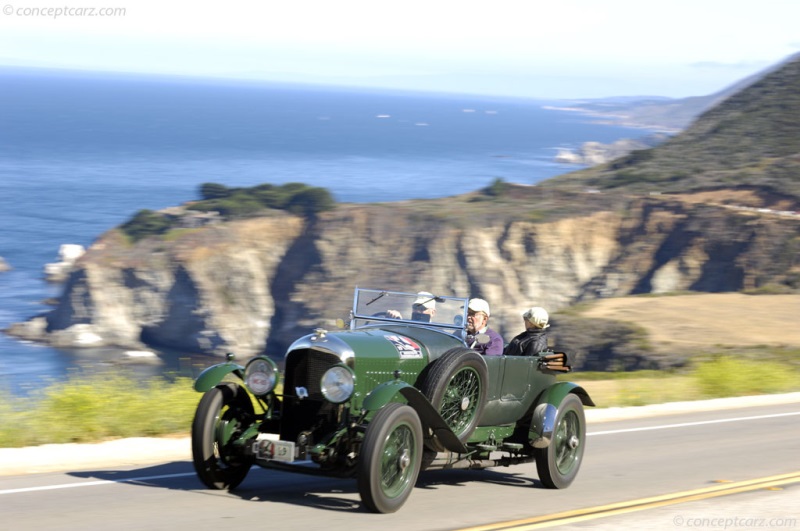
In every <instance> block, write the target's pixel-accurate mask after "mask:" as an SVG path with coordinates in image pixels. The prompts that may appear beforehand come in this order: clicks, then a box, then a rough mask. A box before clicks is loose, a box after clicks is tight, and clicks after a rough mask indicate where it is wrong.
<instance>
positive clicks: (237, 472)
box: [192, 289, 594, 513]
mask: <svg viewBox="0 0 800 531" xmlns="http://www.w3.org/2000/svg"><path fill="white" fill-rule="evenodd" d="M467 302H468V299H466V298H458V297H443V296H433V295H430V296H428V295H421V294H417V293H400V292H393V291H383V290H373V289H356V291H355V300H354V305H353V310H352V312H351V315H350V322H349V327H347V328H346V329H345V326H346V325H344V324H343V326H342V328H343V329H341V330H337V331H332V332H329V331H327V330H323V329H317V330H315V331H314V333H313V334H310V335H307V336H305V337H302V338H300V339H298V340H297V341H295V342H294V343H293V344H292V345H291V346H290V348H289V350H288V352H287V353H286V355H285V357H284V364H283V367H282V368H281V369H279V366H278V364H277V363H276V362H275V361H273V360H272V359H271V358H269V357H267V356H258V357H255V358H253V359H251V360H250V361H249V362H248V363H247V364H246V366H242V365H239V364H237V363H235V362H234V361H233V359H232V356H229V359H228V361H227V362H226V363H221V364H218V365H214V366H212V367H209V368H208V369H206V370H205V371H203V373H202V374H200V376H199V377H198V379H197V381H196V382H195V389H196V390H197V391H200V392H203V393H205V394H204V396H203V397H202V399H201V400H200V403H199V405H198V407H197V412H196V414H195V418H194V422H193V424H192V455H193V461H194V467H195V470H196V471H197V474H198V476H199V478H200V480H201V481H202V482H203V483H204V484H206V485H207V486H208V487H210V488H214V489H233V488H235V487H236V486H237V485H239V484H240V483H241V482H242V481H243V480H244V478H245V476H247V473H248V471H249V470H250V468H251V467H252V465H253V464H257V465H260V466H262V467H265V468H274V469H280V470H283V471H293V472H300V473H315V474H324V475H329V476H337V477H355V478H356V480H357V482H358V490H359V493H360V495H361V499H362V501H363V503H364V505H365V507H366V508H367V509H369V510H370V511H374V512H380V513H390V512H394V511H396V510H397V509H399V508H400V507H401V506H402V505H403V503H404V502H405V501H406V499H407V498H408V496H409V494H410V493H411V491H412V489H413V487H414V484H415V483H416V481H417V477H418V475H419V473H420V471H421V470H426V469H447V468H475V469H477V468H486V467H492V466H508V465H514V464H518V463H526V462H530V461H535V462H536V468H537V471H538V475H539V480H540V481H541V483H542V484H543V485H544V486H545V487H549V488H565V487H567V486H569V485H570V483H572V481H573V480H574V479H575V476H576V475H577V473H578V469H579V468H580V465H581V460H582V457H583V451H584V443H585V440H586V423H585V418H584V412H583V406H584V405H588V406H593V405H594V403H593V402H592V400H591V398H590V397H589V395H588V394H587V393H586V391H584V390H583V389H582V388H581V387H579V386H578V385H576V384H573V383H569V382H557V381H556V377H555V375H556V374H558V373H559V372H566V371H569V365H568V364H567V358H566V355H565V354H564V353H559V352H553V351H546V352H542V353H540V354H539V355H537V356H519V357H512V356H481V355H480V354H478V353H477V352H475V351H474V350H471V349H469V348H468V347H467V343H466V331H465V327H464V326H465V325H464V324H465V323H466V318H467ZM425 308H435V313H434V312H428V313H427V314H422V313H417V312H416V310H419V309H425ZM431 313H433V315H432V316H431V315H430V314H431ZM281 384H282V385H281Z"/></svg>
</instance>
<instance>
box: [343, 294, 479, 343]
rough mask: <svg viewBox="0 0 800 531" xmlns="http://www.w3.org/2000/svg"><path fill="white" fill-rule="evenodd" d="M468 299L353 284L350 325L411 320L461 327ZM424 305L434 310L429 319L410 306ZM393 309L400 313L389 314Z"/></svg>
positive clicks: (454, 327)
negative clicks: (416, 313) (415, 313)
mask: <svg viewBox="0 0 800 531" xmlns="http://www.w3.org/2000/svg"><path fill="white" fill-rule="evenodd" d="M468 303H469V299H467V298H464V297H450V296H441V295H434V294H429V293H428V292H419V293H406V292H402V291H390V290H380V289H369V288H356V290H355V294H354V297H353V311H352V318H351V320H350V328H351V329H352V330H355V329H357V328H361V327H363V326H374V325H376V324H379V323H380V324H384V323H388V324H394V325H396V324H410V325H417V326H428V327H434V328H440V329H445V330H448V331H451V332H452V331H456V330H464V329H465V327H466V323H467V305H468ZM414 307H416V308H417V309H424V308H427V307H434V308H435V313H434V314H433V316H431V317H430V321H425V320H424V319H425V317H423V316H422V315H414V314H413V313H412V308H414ZM390 310H394V311H396V312H398V313H399V314H400V316H401V317H399V318H396V317H391V316H390V315H389V313H388V312H389V311H390Z"/></svg>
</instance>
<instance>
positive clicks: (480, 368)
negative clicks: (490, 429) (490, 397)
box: [420, 348, 489, 452]
mask: <svg viewBox="0 0 800 531" xmlns="http://www.w3.org/2000/svg"><path fill="white" fill-rule="evenodd" d="M488 381H489V369H488V368H487V366H486V361H484V359H483V357H482V356H481V355H480V354H478V353H477V352H475V351H474V350H471V349H468V348H455V349H453V350H449V351H447V352H445V353H444V354H443V355H442V357H441V358H439V359H438V360H436V361H434V362H433V364H432V366H431V370H430V372H429V373H428V375H427V376H426V377H425V380H424V381H423V382H422V384H421V385H420V391H422V394H424V395H425V396H426V397H427V398H428V400H430V402H431V405H433V407H434V408H436V410H437V411H438V412H439V414H440V415H441V416H442V419H443V420H444V421H445V422H446V423H447V425H448V426H449V427H450V429H451V430H452V431H453V433H454V434H455V435H456V437H458V438H459V440H460V441H462V442H466V440H467V439H469V436H470V435H472V432H473V431H475V428H476V427H477V425H478V421H479V420H480V416H481V413H482V412H483V407H484V405H485V404H486V396H487V394H488V388H487V386H486V385H487V382H488ZM425 445H426V447H427V448H428V449H430V450H433V451H436V452H442V451H445V450H446V448H444V446H443V445H442V444H441V442H439V440H438V439H437V438H435V437H434V438H432V439H427V440H426V441H425Z"/></svg>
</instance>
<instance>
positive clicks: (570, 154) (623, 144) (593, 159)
mask: <svg viewBox="0 0 800 531" xmlns="http://www.w3.org/2000/svg"><path fill="white" fill-rule="evenodd" d="M667 138H668V136H667V135H666V134H663V133H658V134H653V135H649V136H646V137H644V138H640V139H637V140H632V139H628V138H623V139H621V140H617V141H616V142H612V143H611V144H602V143H600V142H584V143H583V145H581V147H580V148H578V149H577V150H572V149H567V148H562V149H559V150H558V153H557V154H556V156H555V158H554V160H555V162H561V163H563V164H580V165H584V166H596V165H598V164H605V163H606V162H609V161H612V160H614V159H617V158H619V157H624V156H625V155H628V154H630V153H631V152H633V151H636V150H639V149H649V148H651V147H654V146H657V145H658V144H660V143H661V142H663V141H665V140H666V139H667Z"/></svg>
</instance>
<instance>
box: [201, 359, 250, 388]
mask: <svg viewBox="0 0 800 531" xmlns="http://www.w3.org/2000/svg"><path fill="white" fill-rule="evenodd" d="M230 373H234V374H236V376H238V377H239V378H241V379H242V380H244V367H242V366H241V365H239V364H238V363H231V362H229V361H228V362H225V363H219V364H217V365H212V366H211V367H209V368H207V369H205V370H204V371H203V372H201V373H200V376H198V377H197V380H195V382H194V390H195V391H199V392H201V393H205V392H206V391H209V390H211V389H213V388H214V387H216V385H217V384H218V383H220V382H221V381H222V380H223V378H225V377H226V376H227V375H229V374H230Z"/></svg>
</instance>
